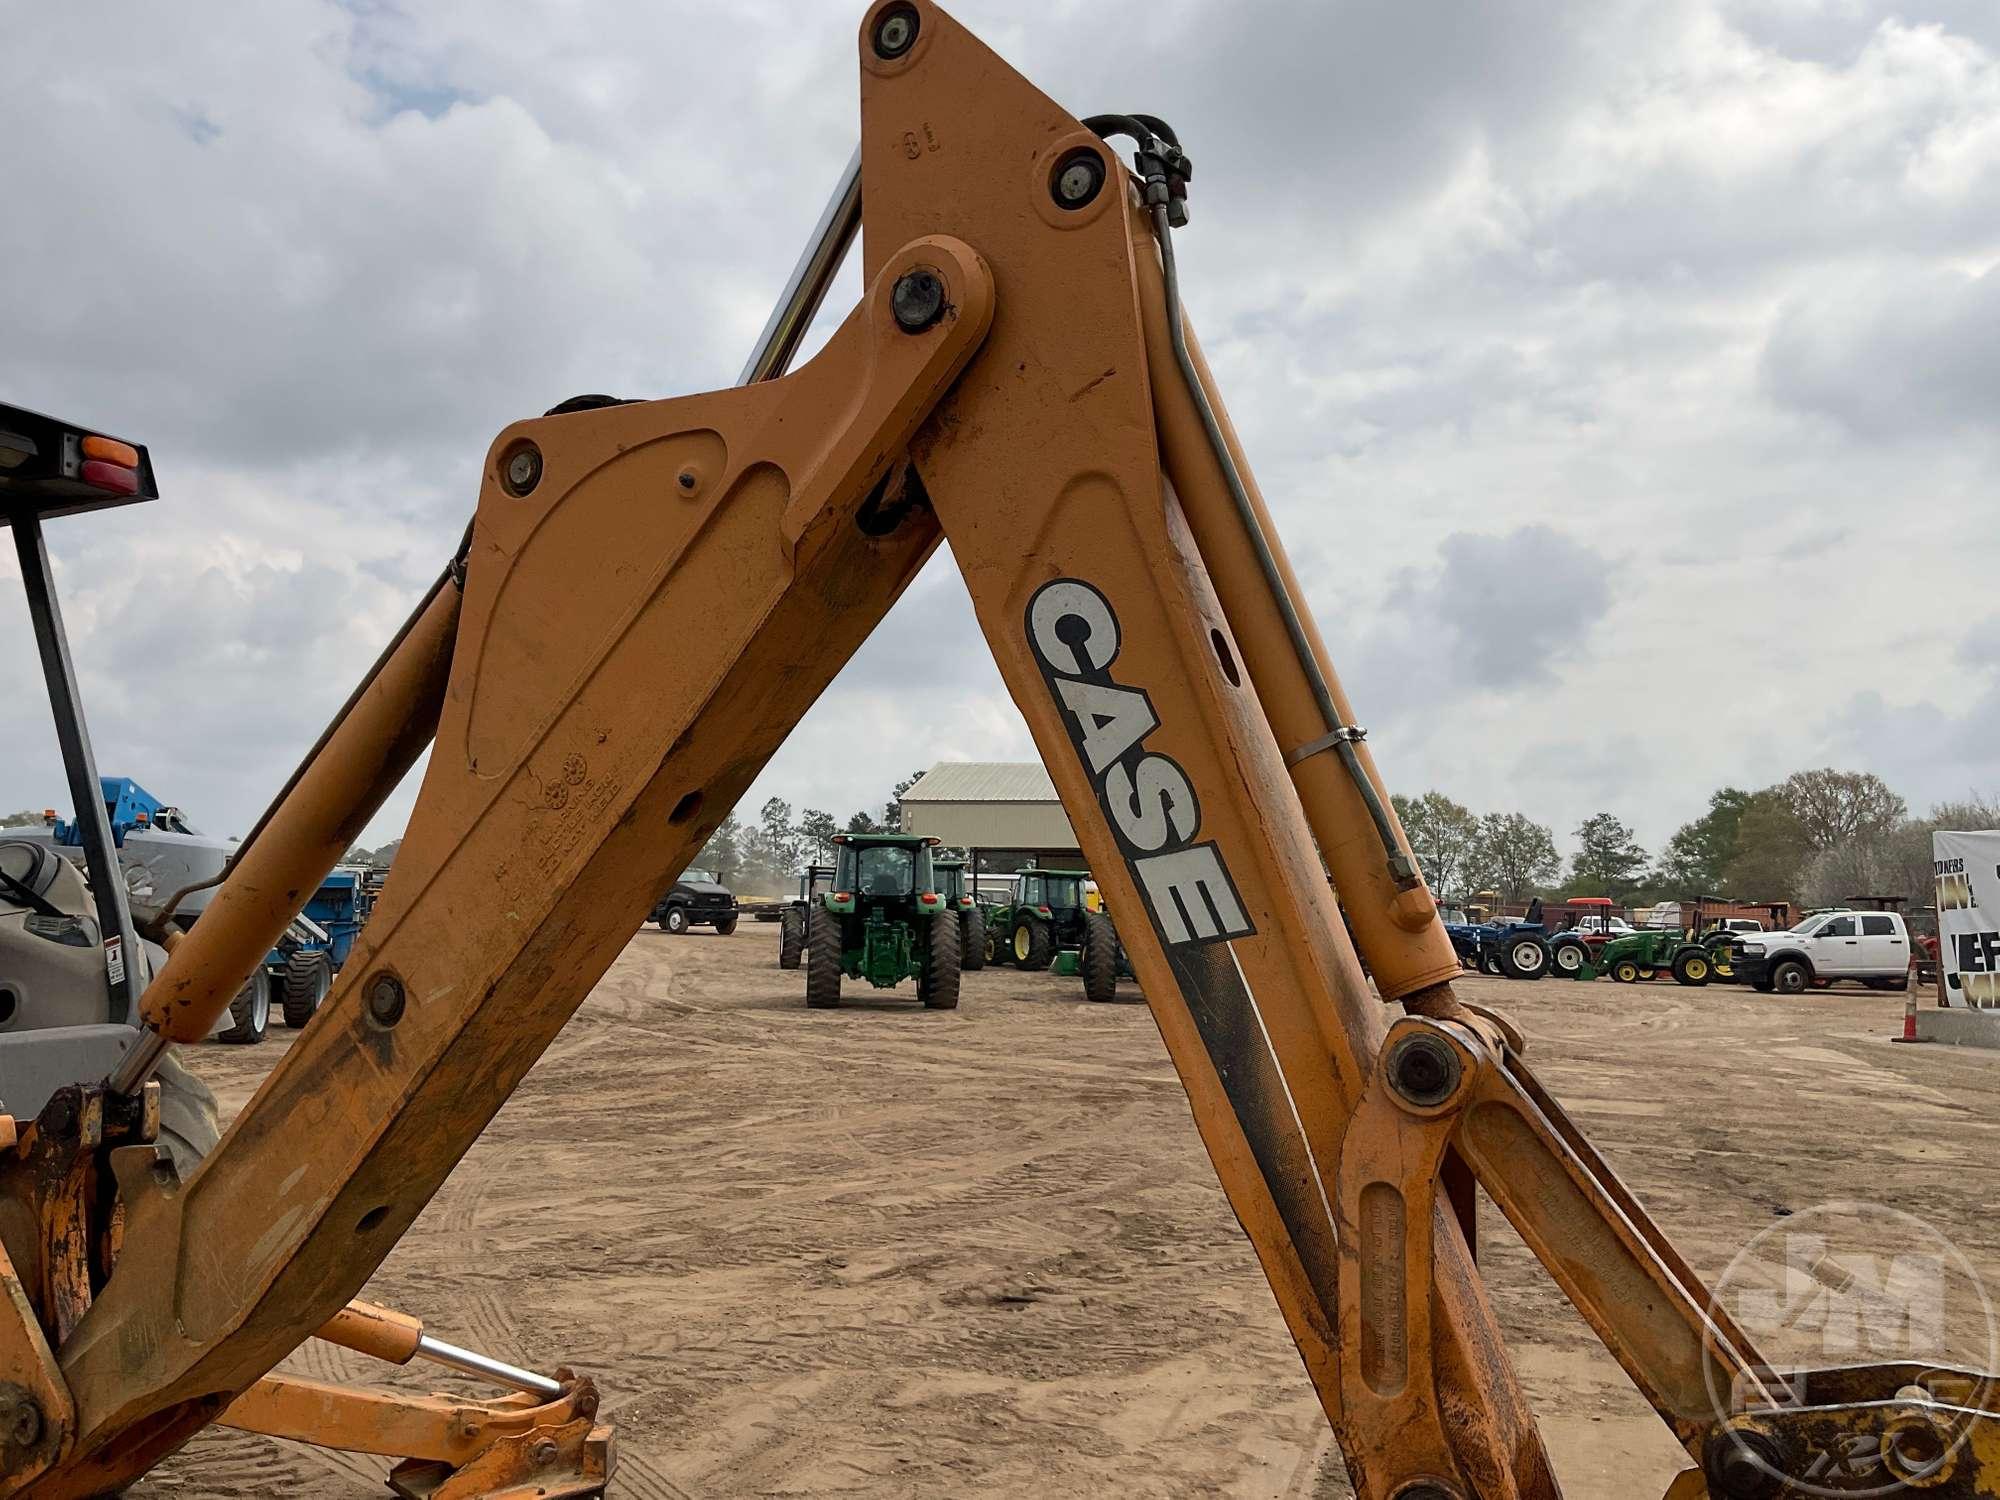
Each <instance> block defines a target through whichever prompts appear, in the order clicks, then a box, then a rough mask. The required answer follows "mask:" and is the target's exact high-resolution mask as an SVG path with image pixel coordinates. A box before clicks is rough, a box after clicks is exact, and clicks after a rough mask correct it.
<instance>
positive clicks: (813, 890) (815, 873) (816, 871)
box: [798, 865, 833, 905]
mask: <svg viewBox="0 0 2000 1500" xmlns="http://www.w3.org/2000/svg"><path fill="white" fill-rule="evenodd" d="M832 889H833V866H832V865H807V866H806V867H805V868H804V869H803V870H801V871H799V896H798V899H799V903H800V904H801V905H810V904H811V903H812V902H814V901H817V900H818V899H819V898H820V897H821V896H824V895H825V894H826V893H827V892H828V891H830V890H832Z"/></svg>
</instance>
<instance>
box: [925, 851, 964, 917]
mask: <svg viewBox="0 0 2000 1500" xmlns="http://www.w3.org/2000/svg"><path fill="white" fill-rule="evenodd" d="M931 871H932V873H933V874H934V875H935V876H936V877H937V893H938V894H939V895H940V896H942V897H944V902H945V905H946V906H950V907H955V908H957V909H958V910H959V911H969V910H971V908H972V905H973V901H972V893H971V892H970V891H969V890H967V889H966V877H965V861H964V860H962V859H934V860H932V861H931Z"/></svg>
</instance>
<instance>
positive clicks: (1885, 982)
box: [1868, 969, 1910, 994]
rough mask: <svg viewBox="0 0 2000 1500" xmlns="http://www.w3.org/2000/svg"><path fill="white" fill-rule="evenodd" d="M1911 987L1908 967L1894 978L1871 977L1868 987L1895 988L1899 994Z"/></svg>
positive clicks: (1877, 988)
mask: <svg viewBox="0 0 2000 1500" xmlns="http://www.w3.org/2000/svg"><path fill="white" fill-rule="evenodd" d="M1909 987H1910V971H1909V970H1908V969H1905V970H1903V972H1902V973H1900V974H1898V975H1897V976H1896V977H1895V978H1894V979H1871V980H1869V981H1868V988H1869V989H1871V990H1893V991H1894V992H1896V993H1897V994H1901V993H1902V992H1903V991H1905V990H1907V989H1908V988H1909Z"/></svg>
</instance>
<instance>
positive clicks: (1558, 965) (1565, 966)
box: [1549, 943, 1590, 979]
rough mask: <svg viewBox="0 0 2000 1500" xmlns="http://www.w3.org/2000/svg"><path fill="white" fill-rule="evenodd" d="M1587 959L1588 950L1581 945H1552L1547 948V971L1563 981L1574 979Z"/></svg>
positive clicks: (1588, 955)
mask: <svg viewBox="0 0 2000 1500" xmlns="http://www.w3.org/2000/svg"><path fill="white" fill-rule="evenodd" d="M1589 957H1590V950H1589V949H1588V948H1586V947H1584V946H1583V944H1581V943H1553V944H1551V945H1550V946H1549V969H1550V971H1551V972H1552V973H1556V974H1560V975H1562V977H1563V978H1565V979H1574V978H1575V977H1576V971H1577V970H1578V969H1581V968H1582V967H1583V965H1584V961H1585V960H1586V959H1588V958H1589Z"/></svg>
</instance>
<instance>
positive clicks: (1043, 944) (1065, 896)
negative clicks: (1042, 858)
mask: <svg viewBox="0 0 2000 1500" xmlns="http://www.w3.org/2000/svg"><path fill="white" fill-rule="evenodd" d="M1089 878H1090V872H1089V871H1088V870H1016V871H1015V872H1014V890H1013V893H1012V896H1011V897H1010V899H1009V900H1008V901H1007V903H1006V904H1005V905H1004V906H996V907H994V908H993V910H992V911H990V912H988V913H987V914H986V957H987V958H988V959H989V960H992V961H996V962H997V961H998V960H1000V959H1002V958H1011V959H1012V960H1013V961H1014V966H1015V967H1016V968H1017V969H1046V968H1047V967H1048V966H1049V965H1050V964H1052V963H1054V962H1055V960H1056V955H1057V954H1058V953H1062V952H1074V951H1075V950H1076V949H1079V948H1081V947H1082V946H1083V918H1084V908H1083V883H1084V881H1086V880H1088V879H1089Z"/></svg>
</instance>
